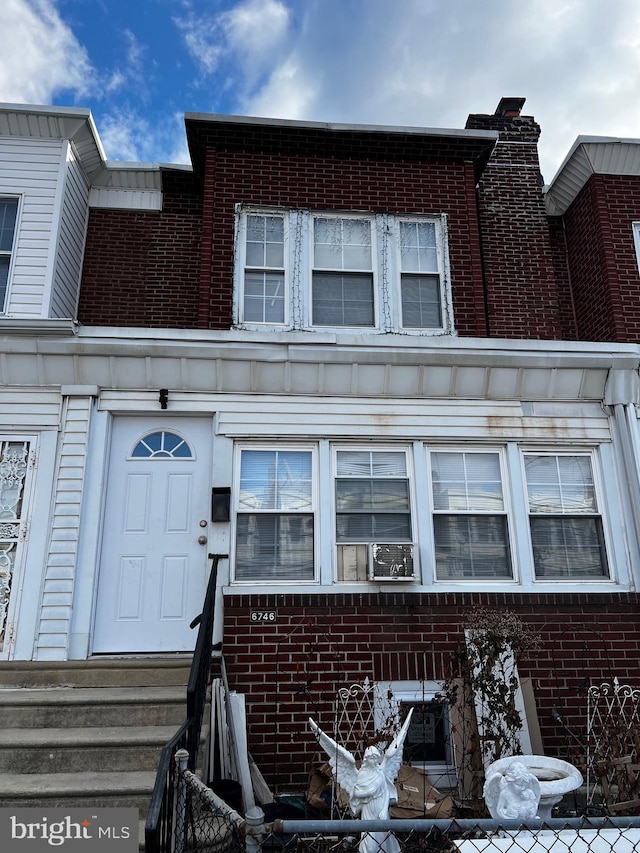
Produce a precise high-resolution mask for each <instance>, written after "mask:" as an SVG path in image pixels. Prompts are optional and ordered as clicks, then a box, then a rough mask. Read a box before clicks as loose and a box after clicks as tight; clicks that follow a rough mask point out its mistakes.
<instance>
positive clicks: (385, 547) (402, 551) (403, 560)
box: [369, 542, 416, 581]
mask: <svg viewBox="0 0 640 853" xmlns="http://www.w3.org/2000/svg"><path fill="white" fill-rule="evenodd" d="M414 569H415V567H414V562H413V545H400V544H398V543H396V542H394V543H390V544H384V543H379V544H375V545H369V580H372V581H415V580H416V576H415V573H414Z"/></svg>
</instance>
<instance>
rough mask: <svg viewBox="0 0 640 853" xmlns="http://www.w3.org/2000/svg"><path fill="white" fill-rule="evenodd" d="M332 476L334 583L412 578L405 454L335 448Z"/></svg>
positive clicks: (395, 451)
mask: <svg viewBox="0 0 640 853" xmlns="http://www.w3.org/2000/svg"><path fill="white" fill-rule="evenodd" d="M335 471H336V478H335V507H336V543H337V570H338V571H337V574H338V580H340V581H364V580H373V579H374V578H375V577H376V576H377V575H378V576H384V574H385V573H387V572H388V573H395V576H396V577H398V576H400V577H407V576H408V577H413V561H412V560H411V562H409V563H408V562H407V560H408V558H409V551H408V548H407V546H410V544H411V512H410V499H409V477H408V470H407V452H406V451H405V450H389V449H384V450H383V449H380V450H357V449H353V450H350V449H349V450H348V449H343V450H340V449H339V450H337V451H336V461H335ZM403 546H405V547H403ZM379 573H380V574H379Z"/></svg>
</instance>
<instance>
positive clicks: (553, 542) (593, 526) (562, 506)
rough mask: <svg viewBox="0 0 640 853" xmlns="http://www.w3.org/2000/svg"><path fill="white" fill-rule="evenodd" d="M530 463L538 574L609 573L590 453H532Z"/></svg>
mask: <svg viewBox="0 0 640 853" xmlns="http://www.w3.org/2000/svg"><path fill="white" fill-rule="evenodd" d="M524 467H525V475H526V480H527V494H528V501H529V524H530V529H531V544H532V547H533V562H534V568H535V574H536V578H539V579H543V580H589V579H596V580H600V579H601V578H603V577H608V571H607V561H606V555H605V547H604V534H603V530H602V519H601V517H600V513H599V512H598V504H597V498H596V488H595V482H594V477H593V470H592V465H591V458H590V456H587V455H569V454H567V455H565V454H562V455H561V454H533V453H530V454H526V455H525V457H524Z"/></svg>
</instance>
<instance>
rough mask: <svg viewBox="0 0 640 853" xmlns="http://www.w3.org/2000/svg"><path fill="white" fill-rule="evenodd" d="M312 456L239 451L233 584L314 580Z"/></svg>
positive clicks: (299, 452)
mask: <svg viewBox="0 0 640 853" xmlns="http://www.w3.org/2000/svg"><path fill="white" fill-rule="evenodd" d="M312 460H313V452H312V451H311V450H284V449H283V450H262V449H255V450H254V449H249V448H247V449H243V450H242V451H241V455H240V476H239V479H240V483H239V487H240V488H239V497H238V506H237V514H236V560H235V565H236V580H243V581H247V580H251V581H255V582H262V581H299V580H302V581H309V580H313V578H314V529H313V528H314V512H313V503H314V499H313V477H312V471H313V461H312Z"/></svg>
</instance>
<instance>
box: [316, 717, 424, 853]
mask: <svg viewBox="0 0 640 853" xmlns="http://www.w3.org/2000/svg"><path fill="white" fill-rule="evenodd" d="M412 713H413V708H410V709H409V713H408V714H407V718H406V720H405V721H404V723H403V725H402V728H401V729H400V731H399V732H398V733H397V734H396V736H395V737H394V739H393V740H392V741H391V743H390V744H389V746H388V747H387V750H386V752H382V750H380V749H378V747H376V746H368V747H367V749H366V750H365V753H364V756H363V758H362V763H361V765H360V767H359V768H358V767H356V760H355V758H354V757H353V755H351V753H350V752H349V750H347V749H345V748H344V747H343V746H340V744H338V743H336V742H335V740H333V738H330V737H329V735H326V734H325V733H324V732H323V731H322V729H320V728H319V727H318V726H317V725H316V724H315V723H314V722H313V720H312V719H311V718H309V725H310V726H311V728H312V730H313V733H314V734H315V736H316V738H317V739H318V743H319V744H320V746H321V747H322V748H323V749H324V751H325V752H326V753H327V755H328V757H329V764H330V765H331V769H332V770H333V775H334V777H335V780H336V782H337V783H338V785H340V787H341V788H342V790H343V791H344V792H345V793H346V794H348V796H349V807H350V808H351V811H352V812H353V813H354V815H360V817H361V818H362V820H389V805H391V804H393V803H396V802H397V801H398V796H397V793H396V788H395V785H394V784H393V783H394V781H395V778H396V776H397V775H398V770H399V769H400V765H401V764H402V745H403V743H404V739H405V737H406V735H407V731H408V729H409V723H410V722H411V715H412ZM359 850H360V853H400V845H399V844H398V842H397V840H396V838H395V836H394V834H393V833H392V832H363V833H362V834H361V836H360V844H359Z"/></svg>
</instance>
